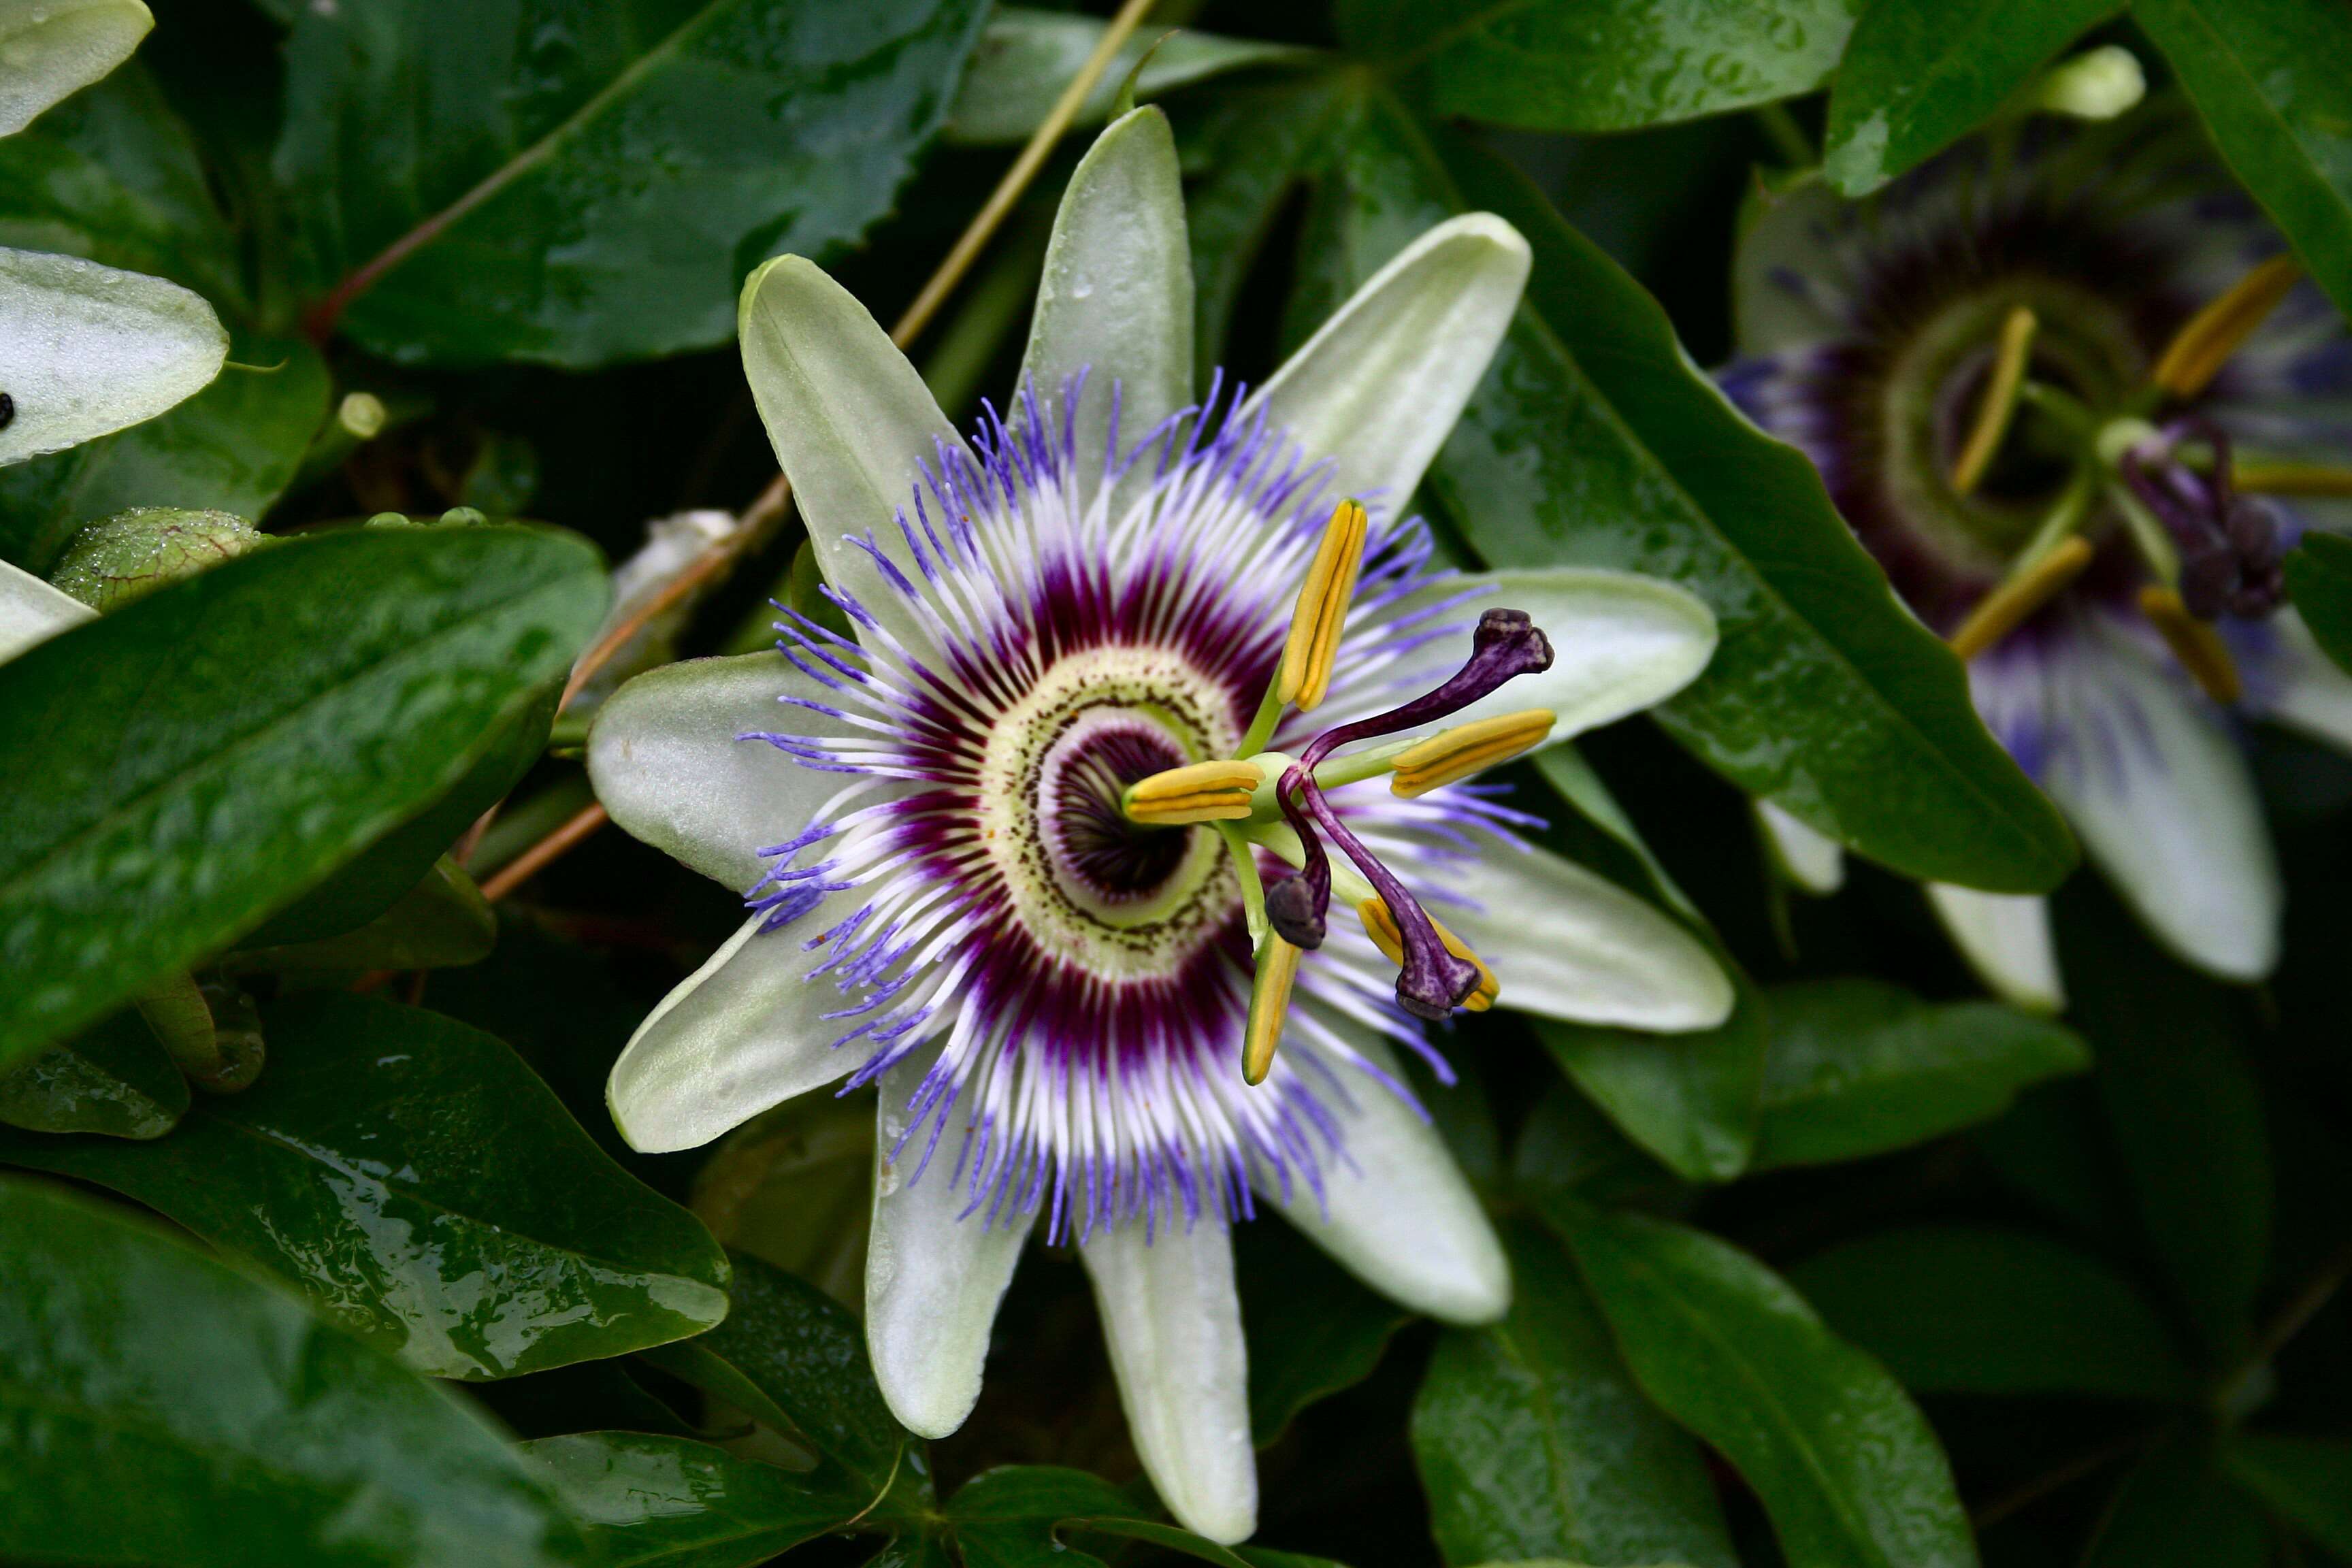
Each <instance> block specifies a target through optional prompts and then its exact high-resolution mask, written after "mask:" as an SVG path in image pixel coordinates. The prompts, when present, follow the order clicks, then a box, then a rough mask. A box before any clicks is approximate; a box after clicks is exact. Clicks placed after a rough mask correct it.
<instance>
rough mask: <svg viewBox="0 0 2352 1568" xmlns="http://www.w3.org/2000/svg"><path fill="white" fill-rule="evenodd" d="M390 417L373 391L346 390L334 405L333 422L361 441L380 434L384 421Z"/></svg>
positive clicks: (371, 439)
mask: <svg viewBox="0 0 2352 1568" xmlns="http://www.w3.org/2000/svg"><path fill="white" fill-rule="evenodd" d="M390 417H391V415H390V414H389V413H388V412H387V411H386V409H385V408H384V405H383V398H381V397H378V396H377V395H375V394H374V393H373V392H347V393H345V394H343V400H342V402H341V403H340V404H338V405H336V406H335V423H336V424H338V425H340V426H342V427H343V428H344V429H345V430H347V431H349V432H350V433H351V434H352V435H353V436H354V437H358V438H359V439H360V440H362V441H373V440H374V439H375V438H376V437H378V436H380V435H382V434H383V426H384V421H385V420H387V419H389V418H390Z"/></svg>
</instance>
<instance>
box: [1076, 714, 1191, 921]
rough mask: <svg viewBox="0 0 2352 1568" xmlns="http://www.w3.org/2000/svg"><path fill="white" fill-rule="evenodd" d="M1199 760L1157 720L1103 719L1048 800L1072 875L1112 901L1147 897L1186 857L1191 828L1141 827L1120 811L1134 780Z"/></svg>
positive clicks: (1080, 745)
mask: <svg viewBox="0 0 2352 1568" xmlns="http://www.w3.org/2000/svg"><path fill="white" fill-rule="evenodd" d="M1189 761H1191V759H1190V758H1188V757H1187V756H1185V755H1184V753H1183V752H1182V750H1181V748H1179V747H1178V745H1177V744H1176V742H1175V739H1174V738H1173V737H1172V736H1170V735H1168V734H1167V733H1165V732H1164V731H1160V730H1159V729H1158V728H1156V727H1155V726H1154V725H1152V724H1151V723H1150V721H1146V720H1142V719H1138V720H1136V721H1133V722H1132V723H1126V724H1118V725H1116V726H1108V725H1106V726H1103V727H1100V728H1097V729H1096V730H1095V731H1093V732H1092V733H1090V734H1087V735H1086V736H1084V737H1083V738H1082V739H1081V740H1080V741H1079V742H1078V744H1077V746H1076V747H1075V748H1074V749H1073V751H1072V752H1071V753H1070V754H1069V755H1068V756H1066V757H1065V758H1063V759H1061V761H1060V766H1059V769H1058V771H1057V773H1056V776H1055V782H1054V788H1053V792H1052V795H1053V798H1052V799H1051V800H1049V801H1046V802H1043V803H1041V804H1043V805H1045V818H1046V831H1047V832H1048V833H1050V834H1051V835H1052V836H1053V837H1054V840H1055V848H1056V849H1057V850H1058V851H1059V854H1060V858H1061V861H1062V863H1063V865H1064V866H1065V868H1066V869H1067V870H1068V871H1069V873H1070V874H1072V875H1074V876H1076V877H1078V878H1080V879H1083V880H1084V881H1085V882H1086V884H1087V887H1088V889H1090V890H1091V891H1092V892H1093V893H1094V895H1095V896H1096V897H1097V898H1099V899H1101V900H1104V901H1105V902H1107V903H1118V902H1122V901H1124V900H1131V899H1141V898H1144V897H1147V896H1148V895H1150V894H1151V893H1154V892H1156V891H1158V890H1159V889H1160V887H1161V886H1163V885H1164V884H1165V883H1166V882H1167V880H1168V879H1169V878H1171V877H1172V876H1174V875H1175V874H1176V869H1177V868H1178V867H1179V866H1181V865H1182V864H1183V861H1184V856H1185V849H1186V840H1187V839H1188V838H1189V837H1190V835H1189V834H1185V833H1169V832H1165V831H1161V830H1156V829H1152V828H1147V827H1139V826H1137V825H1136V824H1134V823H1132V822H1130V821H1129V820H1128V819H1127V817H1126V816H1124V815H1123V814H1122V813H1121V812H1120V810H1119V804H1118V803H1119V794H1120V792H1121V791H1122V790H1124V789H1126V787H1127V786H1128V785H1129V784H1134V783H1136V782H1137V781H1139V780H1141V779H1147V778H1150V776H1151V775H1152V774H1153V773H1160V772H1163V771H1165V770H1166V769H1169V768H1173V767H1181V766H1182V765H1183V764H1184V763H1187V762H1189Z"/></svg>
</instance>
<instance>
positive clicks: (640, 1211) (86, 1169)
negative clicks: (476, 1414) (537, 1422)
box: [0, 992, 728, 1378]
mask: <svg viewBox="0 0 2352 1568" xmlns="http://www.w3.org/2000/svg"><path fill="white" fill-rule="evenodd" d="M262 1033H263V1037H264V1038H265V1039H267V1040H268V1047H269V1062H268V1067H267V1068H266V1069H265V1070H264V1071H263V1073H262V1075H261V1079H260V1081H259V1082H258V1083H257V1084H255V1085H254V1087H253V1088H251V1089H247V1090H246V1091H245V1092H244V1093H242V1094H237V1095H228V1096H220V1097H207V1098H205V1099H204V1100H200V1101H198V1102H197V1103H196V1105H195V1106H194V1108H192V1109H191V1110H189V1112H188V1115H187V1117H186V1119H185V1120H184V1121H182V1122H181V1124H180V1128H179V1131H177V1132H175V1133H173V1135H172V1136H171V1137H169V1138H166V1139H163V1140H161V1141H159V1142H153V1143H137V1144H132V1143H121V1142H114V1141H111V1140H107V1141H97V1140H89V1139H72V1140H66V1139H53V1138H36V1137H31V1136H25V1135H15V1136H10V1137H7V1138H6V1139H5V1142H0V1160H5V1161H6V1162H7V1163H11V1164H16V1165H26V1166H31V1167H34V1168H36V1169H39V1170H45V1171H54V1172H57V1173H60V1174H64V1175H70V1176H76V1177H79V1178H80V1179H81V1180H83V1181H88V1182H95V1183H98V1184H100V1185H101V1186H107V1187H111V1188H113V1189H115V1190H116V1191H118V1192H121V1193H123V1194H127V1195H129V1196H131V1197H133V1198H136V1199H137V1200H138V1201H140V1202H141V1203H143V1204H147V1205H150V1206H152V1207H153V1208H156V1209H158V1210H161V1211H162V1212H163V1213H164V1214H166V1215H170V1216H171V1217H172V1218H173V1219H174V1220H176V1221H178V1222H179V1223H180V1224H182V1225H184V1226H187V1228H188V1229H190V1230H192V1231H194V1232H195V1233H196V1234H197V1235H198V1236H201V1237H204V1238H205V1240H207V1241H209V1242H211V1243H212V1244H213V1245H214V1246H215V1247H219V1248H220V1249H221V1250H222V1251H224V1252H226V1253H228V1254H230V1255H232V1256H234V1257H236V1258H243V1259H245V1260H247V1262H249V1263H251V1264H252V1265H253V1266H255V1267H256V1268H261V1269H264V1270H267V1271H268V1272H269V1273H271V1274H274V1275H276V1276H278V1278H280V1279H284V1280H286V1281H287V1282H288V1283H289V1284H290V1285H292V1286H293V1287H294V1288H295V1289H298V1290H300V1291H301V1292H302V1293H303V1294H304V1295H306V1296H308V1297H309V1298H310V1300H311V1301H312V1303H313V1304H314V1305H316V1306H317V1308H318V1309H319V1310H320V1312H322V1313H324V1314H326V1315H327V1316H329V1317H331V1318H333V1319H334V1320H336V1321H339V1322H341V1323H342V1324H344V1325H345V1326H347V1327H348V1328H350V1329H351V1330H352V1331H354V1332H356V1333H359V1334H361V1335H363V1336H365V1337H366V1338H368V1339H370V1340H372V1341H373V1342H375V1343H377V1344H378V1345H380V1346H382V1347H383V1349H384V1350H385V1351H387V1352H392V1353H394V1354H397V1355H398V1356H399V1357H400V1359H401V1360H403V1361H404V1362H406V1363H408V1364H409V1365H410V1366H413V1367H415V1368H416V1369H417V1370H418V1371H420V1372H427V1373H435V1374H436V1375H439V1376H444V1377H461V1378H487V1377H507V1376H511V1375H513V1374H515V1373H526V1372H536V1371H539V1370H541V1369H542V1368H545V1367H551V1366H561V1365H563V1364H564V1363H568V1362H575V1361H586V1360H591V1359H593V1358H596V1357H599V1356H612V1355H619V1354H622V1353H624V1352H628V1351H634V1350H640V1349H643V1348H645V1347H646V1346H648V1345H655V1344H659V1343H661V1342H665V1341H668V1340H676V1339H678V1338H681V1337H683V1336H685V1335H688V1334H694V1333H699V1332H700V1331H703V1330H705V1329H707V1328H709V1327H710V1326H711V1325H712V1324H713V1323H716V1322H718V1321H719V1320H720V1319H721V1318H722V1317H724V1316H725V1315H726V1313H727V1310H728V1308H727V1296H726V1289H725V1288H726V1285H727V1279H728V1272H727V1264H726V1260H725V1258H724V1257H723V1255H722V1254H721V1253H720V1252H719V1245H718V1243H716V1242H714V1241H712V1240H711V1239H710V1235H709V1232H708V1231H706V1230H704V1229H703V1228H702V1225H701V1223H700V1222H699V1221H698V1220H697V1219H695V1217H694V1216H693V1215H690V1214H688V1213H687V1212H686V1211H685V1210H684V1209H681V1208H679V1207H678V1206H677V1205H675V1204H673V1203H671V1202H670V1201H669V1200H668V1199H667V1198H664V1197H662V1196H660V1195H659V1194H656V1193H654V1192H653V1191H652V1190H651V1189H649V1188H647V1187H646V1186H644V1185H642V1184H639V1183H638V1182H637V1181H636V1179H635V1177H632V1176H630V1175H628V1174H627V1173H625V1172H623V1171H622V1170H621V1169H620V1168H619V1167H617V1166H616V1165H614V1163H612V1162H611V1161H610V1160H609V1159H607V1158H606V1157H605V1156H604V1153H603V1152H601V1151H599V1150H598V1149H597V1148H596V1146H595V1145H594V1143H593V1142H591V1141H590V1140H589V1137H588V1135H587V1134H586V1133H585V1132H583V1131H581V1130H580V1127H579V1124H578V1123H576V1122H574V1121H572V1118H571V1117H570V1115H568V1114H567V1113H566V1112H565V1111H564V1110H563V1108H562V1105H560V1104H559V1103H557V1101H556V1099H555V1096H554V1094H553V1093H552V1092H551V1091H550V1090H549V1089H547V1087H546V1086H545V1085H543V1084H541V1082H540V1081H539V1079H537V1078H536V1077H534V1076H533V1075H532V1073H531V1071H530V1068H527V1067H525V1066H524V1065H523V1064H522V1062H521V1061H520V1059H519V1058H517V1057H516V1056H515V1054H514V1053H513V1052H512V1051H510V1050H509V1049H508V1048H507V1047H506V1046H505V1045H504V1044H502V1043H501V1042H499V1041H498V1040H496V1039H493V1038H491V1037H489V1036H488V1035H485V1034H481V1033H479V1032H478V1031H476V1030H474V1029H470V1028H467V1026H465V1025H463V1024H459V1023H457V1022H456V1021H455V1020H453V1019H448V1018H444V1017H441V1016H438V1015H436V1014H433V1013H426V1012H422V1011H419V1010H418V1009H415V1008H412V1007H402V1006H398V1005H394V1004H393V1003H390V1002H383V1001H378V1000H375V999H373V998H372V997H365V996H354V995H352V994H349V993H346V992H312V993H310V994H303V995H298V996H295V997H291V998H289V999H288V1000H286V1001H283V1002H280V1003H278V1004H277V1005H274V1006H271V1007H268V1008H266V1009H264V1011H263V1014H262Z"/></svg>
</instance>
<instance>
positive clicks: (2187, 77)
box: [2132, 0, 2352, 310]
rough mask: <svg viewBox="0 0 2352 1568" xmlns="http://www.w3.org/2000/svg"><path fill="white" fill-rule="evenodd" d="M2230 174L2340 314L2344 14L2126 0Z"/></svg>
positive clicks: (2306, 4)
mask: <svg viewBox="0 0 2352 1568" xmlns="http://www.w3.org/2000/svg"><path fill="white" fill-rule="evenodd" d="M2132 19H2133V20H2134V21H2137V23H2138V24H2139V25H2140V26H2141V27H2143V28H2144V29H2146V30H2147V35H2148V37H2151V38H2154V39H2155V40H2156V46H2157V47H2158V48H2159V49H2162V50H2163V51H2164V58H2165V59H2166V61H2167V62H2168V64H2169V65H2170V66H2171V67H2172V70H2173V74H2174V75H2175V76H2177V77H2178V78H2179V80H2180V85H2181V86H2182V87H2183V88H2185V89H2188V92H2189V100H2190V101H2191V102H2193V103H2194V104H2196V106H2197V110H2198V112H2199V113H2200V114H2201V115H2203V116H2204V117H2205V123H2206V125H2207V126H2208V128H2210V130H2211V131H2212V132H2213V140H2214V142H2216V143H2217V144H2218V145H2219V146H2220V147H2221V156H2222V157H2223V158H2224V159H2226V160H2227V161H2228V163H2229V165H2230V168H2231V171H2232V172H2233V173H2235V174H2237V176H2238V178H2239V179H2240V180H2241V181H2242V182H2243V183H2244V184H2245V187H2246V189H2248V190H2249V191H2252V193H2253V194H2254V198H2255V199H2256V200H2257V201H2259V202H2261V203H2262V204H2263V207H2264V208H2265V209H2266V210H2267V211H2268V212H2269V213H2270V215H2271V216H2272V217H2273V218H2275V219H2276V220H2277V221H2278V226H2279V227H2280V228H2282V229H2284V230H2285V231H2286V237H2287V238H2288V239H2289V240H2291V241H2293V242H2294V248H2295V252H2296V254H2297V255H2299V256H2301V257H2302V258H2303V261H2304V265H2305V266H2306V267H2308V268H2311V275H2312V277H2313V278H2315V279H2317V280H2318V282H2319V286H2320V287H2321V288H2322V289H2326V290H2327V294H2328V297H2329V298H2330V299H2332V300H2335V301H2336V307H2337V308H2338V309H2339V310H2352V139H2347V136H2346V134H2345V131H2346V126H2347V123H2352V78H2347V76H2346V74H2345V73H2344V72H2343V71H2342V70H2341V69H2339V68H2338V67H2339V66H2340V65H2341V63H2342V62H2343V60H2344V59H2345V58H2347V55H2352V13H2347V11H2346V10H2345V9H2344V8H2343V7H2342V6H2339V5H2327V4H2324V3H2315V0H2134V4H2133V5H2132Z"/></svg>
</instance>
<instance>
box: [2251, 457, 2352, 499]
mask: <svg viewBox="0 0 2352 1568" xmlns="http://www.w3.org/2000/svg"><path fill="white" fill-rule="evenodd" d="M2231 478H2232V479H2235V480H2236V481H2237V486H2238V488H2239V489H2242V490H2252V491H2253V492H2254V493H2255V494H2257V495H2266V496H2352V468H2333V467H2331V466H2329V465H2328V464H2326V463H2240V464H2239V465H2238V466H2237V468H2236V469H2235V470H2234V471H2233V473H2232V474H2231Z"/></svg>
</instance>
